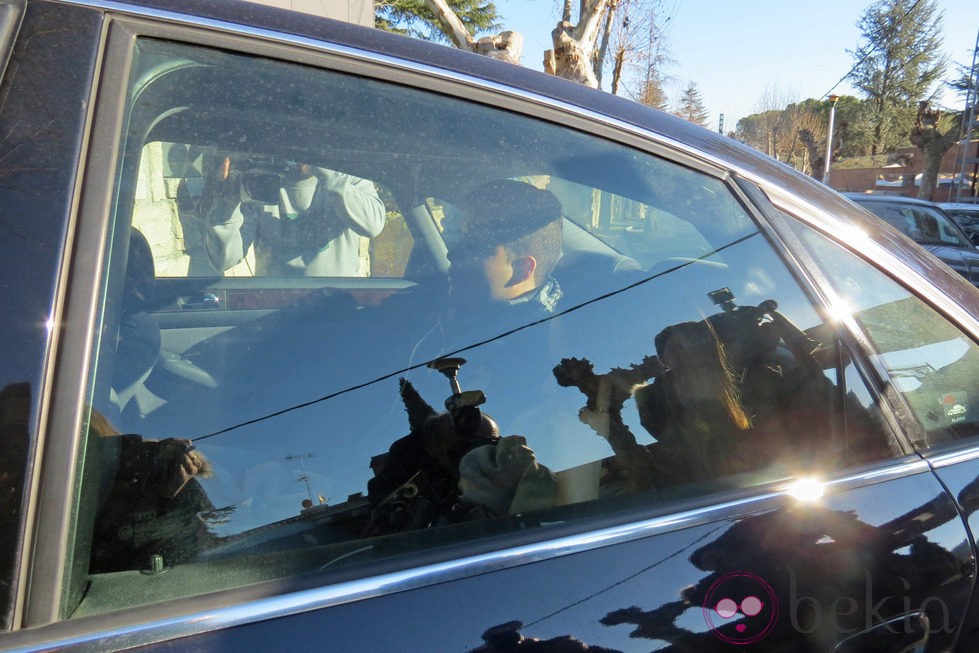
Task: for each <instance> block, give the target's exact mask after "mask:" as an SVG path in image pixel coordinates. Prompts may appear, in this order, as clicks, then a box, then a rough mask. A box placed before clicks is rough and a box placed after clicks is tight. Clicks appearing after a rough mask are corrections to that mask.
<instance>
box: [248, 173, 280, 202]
mask: <svg viewBox="0 0 979 653" xmlns="http://www.w3.org/2000/svg"><path fill="white" fill-rule="evenodd" d="M241 184H242V188H243V189H244V190H245V194H247V195H248V197H250V198H251V199H252V200H253V201H255V202H261V203H262V204H275V203H277V202H278V201H279V188H280V187H281V185H282V178H281V177H280V176H279V175H277V174H275V173H272V172H258V171H248V172H246V173H245V174H243V175H242V178H241Z"/></svg>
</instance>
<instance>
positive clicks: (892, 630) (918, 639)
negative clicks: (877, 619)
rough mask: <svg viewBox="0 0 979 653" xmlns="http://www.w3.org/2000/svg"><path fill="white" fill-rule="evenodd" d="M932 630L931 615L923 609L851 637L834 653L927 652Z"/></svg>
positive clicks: (841, 643)
mask: <svg viewBox="0 0 979 653" xmlns="http://www.w3.org/2000/svg"><path fill="white" fill-rule="evenodd" d="M930 628H931V624H930V622H929V620H928V615H926V614H925V613H924V612H922V611H920V610H919V611H916V612H910V613H908V614H904V615H901V616H899V617H895V618H893V619H888V620H887V621H885V622H883V623H880V624H877V625H876V626H873V627H871V628H868V629H866V630H862V631H860V632H859V633H856V634H855V635H851V636H850V637H847V638H846V639H844V640H843V641H841V642H839V643H837V644H836V646H834V647H833V649H832V653H858V652H859V651H877V653H923V651H924V650H925V646H927V644H928V633H929V631H930Z"/></svg>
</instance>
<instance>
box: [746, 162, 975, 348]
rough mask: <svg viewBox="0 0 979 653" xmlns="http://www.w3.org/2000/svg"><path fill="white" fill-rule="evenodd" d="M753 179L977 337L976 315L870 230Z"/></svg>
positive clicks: (803, 218) (786, 207)
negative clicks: (852, 224)
mask: <svg viewBox="0 0 979 653" xmlns="http://www.w3.org/2000/svg"><path fill="white" fill-rule="evenodd" d="M746 178H750V177H746ZM753 181H755V182H756V183H757V184H758V185H759V186H760V187H761V188H762V189H763V190H764V191H765V192H766V193H767V194H768V195H769V197H770V198H771V200H772V203H773V204H774V205H775V206H776V207H777V208H779V209H781V210H784V211H786V212H787V213H789V214H791V215H792V216H793V217H796V218H798V219H799V220H801V221H803V222H805V223H807V224H809V225H810V226H812V227H815V228H816V229H819V230H820V231H821V232H823V233H824V234H825V235H826V236H827V237H828V238H830V239H832V240H834V241H836V242H838V243H840V244H841V245H842V246H844V247H846V248H847V249H849V250H850V251H853V252H856V253H857V254H859V255H860V256H861V257H863V258H865V259H867V260H868V261H873V265H874V267H877V268H878V269H880V270H882V271H884V272H885V273H887V274H889V275H890V276H891V277H892V278H894V279H895V280H898V283H900V284H901V285H903V286H904V287H905V288H907V289H908V290H909V291H910V292H911V293H913V294H915V295H916V296H918V297H924V296H927V297H928V301H929V302H930V303H931V304H932V305H933V306H934V307H935V308H937V309H938V310H939V311H940V312H941V313H942V314H944V315H945V316H946V317H947V318H950V319H951V320H953V322H954V323H955V325H956V326H957V327H959V328H962V329H964V330H966V331H967V332H968V334H969V335H970V336H971V337H972V338H973V339H976V340H979V323H977V321H976V318H975V317H973V316H972V315H970V314H969V312H968V311H966V310H965V309H964V308H963V307H962V306H961V305H960V304H959V303H958V302H956V301H955V300H954V299H952V298H951V297H949V296H947V295H945V294H944V293H938V294H936V293H934V292H933V291H934V290H935V287H934V286H933V285H931V283H930V282H929V281H928V279H927V278H925V277H923V276H921V275H920V274H919V273H918V271H917V270H915V269H913V268H911V267H909V266H907V265H906V264H905V263H904V262H902V261H901V260H900V259H898V258H897V257H896V256H894V255H893V254H891V253H890V252H889V251H888V250H887V249H885V248H884V247H882V246H881V245H880V244H879V243H877V242H876V241H875V240H874V239H873V238H871V237H870V235H869V234H867V233H866V232H864V231H862V230H860V229H856V228H853V227H849V226H845V225H842V224H841V223H840V221H839V220H838V219H837V218H835V217H834V216H833V215H832V214H829V213H827V212H825V211H824V210H822V209H820V208H818V207H816V206H814V205H813V204H810V203H808V202H806V201H804V200H802V199H800V198H798V197H796V196H794V195H791V194H789V193H787V192H785V191H784V190H783V189H780V188H778V187H776V186H773V185H772V184H771V183H769V182H766V181H764V180H758V179H755V180H753ZM844 227H845V228H846V233H841V231H840V230H841V228H844Z"/></svg>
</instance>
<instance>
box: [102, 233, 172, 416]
mask: <svg viewBox="0 0 979 653" xmlns="http://www.w3.org/2000/svg"><path fill="white" fill-rule="evenodd" d="M155 280H156V272H155V267H154V265H153V252H152V251H151V250H150V245H149V242H147V240H146V237H145V236H144V235H143V234H142V233H140V232H139V231H138V230H137V229H135V228H133V229H131V230H130V237H129V256H128V258H127V260H126V278H125V281H124V285H123V293H122V311H121V315H120V318H119V335H118V337H117V340H116V356H115V361H114V365H113V372H112V383H111V386H112V395H113V396H112V402H113V403H114V404H115V405H116V407H117V408H118V410H119V411H120V413H124V412H125V411H127V409H130V410H132V409H133V408H135V409H137V410H138V411H139V413H140V414H145V413H146V412H148V410H149V408H150V405H149V404H152V403H155V402H158V401H159V399H157V398H156V397H155V396H154V395H152V393H150V392H149V391H148V390H147V389H146V388H145V386H144V385H143V384H144V382H145V381H146V378H147V377H148V376H149V375H150V372H152V371H153V368H154V367H155V365H156V362H157V360H158V358H159V356H160V325H159V324H158V323H157V321H156V318H155V317H154V316H153V315H152V314H151V313H150V308H151V305H152V300H153V290H154V282H155ZM134 399H135V400H136V401H135V402H133V400H134ZM131 404H132V406H131Z"/></svg>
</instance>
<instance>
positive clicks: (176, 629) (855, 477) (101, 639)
mask: <svg viewBox="0 0 979 653" xmlns="http://www.w3.org/2000/svg"><path fill="white" fill-rule="evenodd" d="M976 455H979V450H977V451H976ZM930 471H931V469H930V466H929V464H928V462H927V461H925V460H922V459H921V458H919V457H917V456H906V457H904V458H901V459H897V460H892V461H888V463H887V464H885V465H877V466H873V467H868V468H865V469H863V470H861V471H858V472H855V473H852V474H850V475H847V476H842V477H840V478H837V479H832V480H828V481H826V482H825V483H823V485H824V487H825V488H826V491H827V494H830V493H832V494H837V493H840V492H845V491H849V490H853V489H856V488H859V487H864V486H868V485H874V484H876V483H882V482H887V481H892V480H895V479H899V478H905V477H909V476H913V475H918V474H929V473H930ZM794 501H797V499H795V498H794V497H793V496H792V483H791V482H786V481H781V482H777V483H773V484H772V485H771V486H770V487H769V488H767V489H762V490H760V493H759V494H757V495H754V496H751V497H746V498H741V499H735V500H730V501H726V502H723V503H720V504H715V505H710V506H705V507H702V508H694V509H690V510H685V511H681V512H677V513H673V514H667V515H662V516H659V517H654V518H650V519H645V520H642V521H638V522H630V523H626V524H622V525H618V526H611V527H606V528H601V529H598V530H595V531H588V532H583V533H579V534H575V535H569V536H564V537H559V538H556V539H552V540H545V541H541V542H536V543H532V544H527V545H522V546H517V547H512V548H509V549H503V550H498V551H492V552H489V553H484V554H479V555H472V556H468V557H465V558H458V559H454V560H448V561H445V562H440V563H435V564H429V565H425V566H422V567H416V568H412V569H406V570H402V571H398V572H393V573H387V574H382V575H379V576H373V577H365V578H361V579H357V580H353V581H347V582H343V583H338V584H335V585H328V586H323V587H317V588H314V589H309V590H303V591H299V592H292V593H288V594H281V595H277V596H265V597H260V598H257V599H252V600H245V601H243V602H240V603H237V604H234V605H227V601H228V599H233V598H234V597H235V596H236V595H238V596H240V595H241V594H244V593H247V592H249V591H254V590H249V588H244V590H243V591H240V590H229V591H228V592H224V593H220V594H218V595H211V596H204V597H190V598H189V599H183V600H181V601H178V602H175V603H177V604H180V605H184V606H188V605H190V606H191V609H192V610H194V612H191V613H186V612H184V613H183V614H174V615H172V616H160V614H161V612H162V610H163V609H165V607H164V606H163V605H161V604H155V605H148V606H145V607H140V608H134V609H133V610H130V611H127V612H117V613H111V614H107V615H100V616H97V617H91V618H85V619H79V620H77V621H70V620H69V621H62V622H58V623H55V624H52V625H50V626H48V627H45V628H39V629H32V630H26V631H17V632H14V633H11V634H9V635H6V636H4V635H0V646H2V647H3V648H4V650H7V651H24V652H27V651H41V650H52V649H58V648H68V647H70V648H71V649H72V650H78V651H92V652H98V651H105V650H109V649H112V650H116V649H121V648H129V647H135V646H144V645H148V644H154V643H159V642H164V641H168V640H173V639H177V638H181V637H188V636H191V635H200V634H204V633H209V632H214V631H219V630H223V629H226V628H232V627H235V626H241V625H245V624H249V623H256V622H260V621H265V620H269V619H275V618H280V617H287V616H290V615H296V614H300V613H304V612H310V611H313V610H321V609H325V608H329V607H333V606H336V605H341V604H345V603H351V602H355V601H360V600H364V599H369V598H374V597H379V596H383V595H386V594H391V593H395V592H401V591H405V590H410V589H417V588H421V587H427V586H431V585H436V584H440V583H444V582H448V581H455V580H462V579H465V578H468V577H471V576H474V575H479V574H485V573H490V572H494V571H501V570H505V569H509V568H511V567H515V566H519V565H525V564H528V563H533V562H542V561H546V560H549V559H553V558H557V557H562V556H567V555H572V554H576V553H583V552H585V551H590V550H594V549H598V548H602V547H607V546H610V545H616V544H622V543H626V542H631V541H635V540H639V539H643V538H648V537H653V536H656V535H659V534H662V533H665V532H670V531H673V530H676V529H681V528H690V527H693V526H699V525H703V524H707V523H711V522H717V521H721V520H724V519H728V518H734V517H738V516H741V515H744V514H747V513H752V512H758V511H761V510H768V509H772V508H774V507H777V506H778V505H781V504H782V503H786V502H794ZM215 596H220V597H221V599H223V604H224V607H216V606H215V604H216V601H215ZM120 622H123V623H124V625H118V624H119V623H120ZM103 624H110V625H108V626H107V627H104V628H101V629H100V626H102V625H103Z"/></svg>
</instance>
